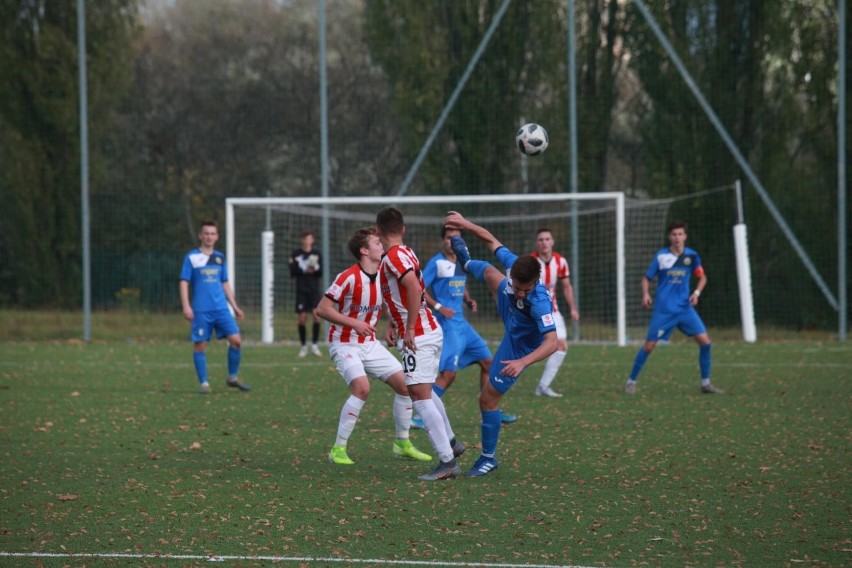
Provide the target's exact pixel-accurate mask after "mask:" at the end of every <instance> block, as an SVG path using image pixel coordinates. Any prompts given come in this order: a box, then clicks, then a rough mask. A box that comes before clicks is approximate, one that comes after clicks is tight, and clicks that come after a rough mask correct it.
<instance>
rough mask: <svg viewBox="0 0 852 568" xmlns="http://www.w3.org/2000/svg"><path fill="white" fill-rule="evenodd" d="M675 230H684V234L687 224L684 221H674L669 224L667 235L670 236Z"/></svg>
mask: <svg viewBox="0 0 852 568" xmlns="http://www.w3.org/2000/svg"><path fill="white" fill-rule="evenodd" d="M675 229H683V232H684V233H685V232H686V223H685V222H684V221H672V222H671V223H669V226H668V228H667V229H666V234H667V235H668V234H669V233H671V232H672V231H674V230H675Z"/></svg>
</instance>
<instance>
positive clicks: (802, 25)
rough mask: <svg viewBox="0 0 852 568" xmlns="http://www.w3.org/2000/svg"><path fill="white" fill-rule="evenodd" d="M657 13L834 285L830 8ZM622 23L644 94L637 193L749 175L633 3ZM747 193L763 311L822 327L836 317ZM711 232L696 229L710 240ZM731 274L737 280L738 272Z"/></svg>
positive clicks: (790, 5) (826, 1)
mask: <svg viewBox="0 0 852 568" xmlns="http://www.w3.org/2000/svg"><path fill="white" fill-rule="evenodd" d="M652 9H653V11H654V14H655V17H656V19H657V21H658V23H659V24H660V26H661V27H662V29H663V31H664V32H665V33H666V35H667V37H668V38H669V40H670V42H671V43H672V45H673V46H674V48H675V49H676V51H677V52H678V54H679V55H680V58H681V59H682V60H683V61H684V64H685V65H686V67H687V68H688V69H689V71H690V74H691V75H692V77H693V78H694V79H695V82H696V84H697V85H698V87H699V88H700V89H701V90H702V92H703V94H704V96H705V97H706V98H707V100H708V102H709V103H710V105H711V106H712V107H713V109H714V110H715V112H716V114H717V115H718V116H719V119H720V120H721V122H722V123H723V124H724V125H725V127H726V129H727V131H728V132H729V133H730V135H731V137H732V138H733V140H734V142H735V143H736V144H737V146H738V148H739V149H740V151H741V152H742V154H743V155H744V156H745V157H746V159H747V160H748V161H749V163H750V165H751V167H752V168H753V170H754V171H755V172H756V174H757V176H758V177H759V178H760V179H761V181H762V183H763V185H764V187H766V189H767V191H768V192H769V194H770V195H771V196H772V198H773V200H774V202H775V203H776V205H777V206H778V207H779V209H780V211H781V212H782V214H783V215H784V216H785V218H786V219H787V221H788V222H789V223H790V225H791V227H792V229H793V231H794V232H795V233H796V235H797V236H798V237H799V240H800V241H801V242H802V244H803V246H804V248H805V249H806V250H807V251H808V252H809V253H810V254H811V255H812V257H813V258H814V261H815V264H816V265H817V266H818V267H819V269H820V271H821V272H822V274H823V277H825V278H826V279H827V280H828V281H830V282H831V281H836V279H834V275H835V274H836V272H835V270H834V267H835V266H836V254H834V253H833V251H835V250H836V242H837V234H836V230H835V229H834V224H828V225H826V223H827V221H829V220H831V219H833V217H834V215H833V213H832V209H833V207H832V203H834V202H835V197H834V195H835V187H836V159H837V158H836V148H835V144H834V141H835V140H836V131H835V124H836V120H835V117H836V108H837V100H836V97H837V93H836V89H835V85H836V69H835V54H836V53H837V34H836V25H837V22H836V18H837V16H836V11H835V2H833V1H830V0H812V1H809V2H798V1H792V0H785V1H783V2H777V3H773V4H769V3H766V2H762V1H761V0H736V1H733V2H731V1H710V2H708V1H706V0H673V1H670V2H667V3H665V5H655V6H653V8H652ZM628 17H629V19H630V26H631V29H632V32H633V33H631V34H630V35H629V36H628V44H627V48H628V49H629V50H630V52H631V62H632V63H631V65H632V66H633V68H634V69H635V72H636V74H637V77H638V79H639V81H640V82H641V90H642V93H643V97H644V104H643V105H642V106H641V108H640V110H639V130H638V132H639V133H640V135H641V140H642V148H643V150H644V156H643V160H644V163H645V164H646V167H647V172H648V174H647V176H646V177H645V182H644V188H645V189H646V190H647V191H648V193H649V194H650V195H651V196H660V197H665V196H669V195H677V194H682V193H686V192H689V191H691V190H700V189H706V188H710V187H715V186H719V185H724V184H728V183H730V182H731V181H732V180H733V179H735V178H738V177H739V178H742V177H744V176H743V175H742V172H741V169H740V167H739V165H738V164H737V163H736V161H735V160H734V159H733V157H732V156H731V154H730V152H729V151H728V149H727V147H726V146H725V145H724V144H723V142H722V139H721V138H720V137H719V135H718V133H717V132H716V130H715V129H714V128H713V127H712V125H711V123H710V121H709V120H708V119H707V118H706V116H705V115H704V112H703V111H702V110H701V108H700V107H699V105H698V103H697V102H696V101H695V99H694V97H693V96H692V94H691V93H690V92H689V90H688V89H687V87H686V85H685V83H684V82H683V80H682V79H681V78H680V76H679V74H678V73H677V71H676V69H675V68H674V66H673V65H672V64H671V62H670V60H669V58H668V55H667V54H666V53H665V52H664V50H663V48H662V47H661V46H660V44H659V42H658V41H657V39H656V37H654V36H653V34H652V33H651V31H650V29H649V27H648V26H647V24H646V23H645V22H644V20H643V19H642V17H641V15H640V14H639V13H638V10H636V9H635V7H633V8H631V9H630V11H629V15H628ZM745 189H746V199H745V203H746V216H747V220H748V222H749V225H750V226H751V227H752V230H751V231H750V236H751V239H750V240H751V242H750V256H751V258H752V259H753V260H754V268H755V274H756V275H757V281H756V287H757V288H758V289H757V294H756V309H757V311H758V314H759V316H760V317H761V319H762V320H763V321H776V322H777V323H783V324H785V325H790V324H793V325H798V326H801V327H807V326H810V325H820V326H824V325H828V324H829V322H831V321H833V320H834V319H835V318H836V314H833V313H832V312H831V309H830V307H829V306H828V304H827V303H826V301H825V300H824V299H823V298H822V297H821V294H820V292H819V291H818V289H817V287H816V285H815V284H813V282H812V281H811V280H810V278H809V277H808V276H806V275H804V274H803V267H802V264H801V261H800V260H799V259H798V257H797V256H796V255H795V253H794V252H793V250H792V248H791V247H790V245H789V244H788V243H787V242H786V240H785V238H784V237H783V235H782V234H781V232H780V231H779V230H778V229H777V227H776V226H775V222H774V221H773V220H772V219H771V218H770V215H769V214H768V211H767V209H766V208H765V206H764V204H763V203H762V202H761V201H760V200H759V198H758V196H757V195H756V193H755V192H753V191H751V188H750V187H749V186H748V185H746V188H745ZM691 206H692V207H698V208H699V209H696V210H694V211H676V212H675V213H676V214H678V215H682V216H684V217H687V218H689V217H693V218H695V217H696V215H697V213H698V212H699V211H700V206H701V204H700V203H692V204H691ZM702 214H703V215H704V217H703V218H702V221H701V225H703V226H704V227H707V228H708V229H709V228H711V227H713V226H724V227H729V226H730V225H731V223H732V222H733V221H732V213H731V212H730V211H727V212H723V213H720V214H718V216H716V217H713V216H712V215H709V214H707V212H702ZM815 227H821V229H820V230H816V231H815V230H814V228H815ZM696 228H697V227H696ZM709 235H710V231H709V230H708V231H707V233H706V236H702V234H701V233H700V232H696V233H691V236H695V237H697V238H698V239H700V240H703V241H705V242H708V239H709V238H710V236H709ZM716 244H717V245H718V244H719V243H716ZM727 250H729V249H727ZM726 270H728V272H727V274H726V275H725V277H726V278H729V279H730V278H733V267H732V266H731V267H728V268H727V269H726ZM711 293H712V287H711ZM736 317H737V316H736V314H730V318H731V319H734V318H736Z"/></svg>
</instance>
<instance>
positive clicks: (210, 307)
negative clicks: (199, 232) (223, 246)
mask: <svg viewBox="0 0 852 568" xmlns="http://www.w3.org/2000/svg"><path fill="white" fill-rule="evenodd" d="M180 279H181V280H186V281H187V282H189V284H190V286H192V311H194V312H211V311H215V310H227V309H228V299H227V298H226V297H225V291H224V290H223V288H222V284H223V283H224V282H227V281H228V268H227V266H226V264H225V255H224V254H222V253H221V252H219V251H217V250H214V251H213V254H209V255H208V254H205V253H203V252H201V249H195V250H192V251H190V252H188V253H187V255H186V256H185V257H184V259H183V268H182V269H181V271H180Z"/></svg>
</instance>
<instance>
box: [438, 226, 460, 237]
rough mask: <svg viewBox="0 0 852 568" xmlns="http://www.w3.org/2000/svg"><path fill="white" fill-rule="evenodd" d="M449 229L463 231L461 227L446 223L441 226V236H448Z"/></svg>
mask: <svg viewBox="0 0 852 568" xmlns="http://www.w3.org/2000/svg"><path fill="white" fill-rule="evenodd" d="M447 231H458V232H459V233H461V232H462V231H461V229H456V228H455V227H449V226H447V225H444V226H443V227H441V238H442V239H443V238H444V237H446V236H447Z"/></svg>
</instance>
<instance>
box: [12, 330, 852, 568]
mask: <svg viewBox="0 0 852 568" xmlns="http://www.w3.org/2000/svg"><path fill="white" fill-rule="evenodd" d="M634 354H635V348H634V347H630V348H618V347H599V346H585V345H583V346H576V347H573V348H572V349H571V350H570V352H569V355H568V357H567V359H566V362H565V365H564V366H563V368H562V370H561V372H560V375H559V376H558V377H557V379H556V382H555V383H554V387H555V388H556V389H557V390H559V391H561V392H564V394H565V397H564V398H561V399H542V398H538V397H535V396H533V394H532V391H533V388H534V387H535V384H536V382H537V379H538V376H539V375H540V373H541V364H539V365H537V366H535V367H533V368H531V369H529V370H527V371H526V373H525V375H524V376H523V377H522V378H521V380H520V381H519V383H518V385H516V387H515V388H514V389H513V390H512V391H511V392H510V393H509V394H508V395H507V396H506V397H505V398H504V408H505V410H506V411H507V412H511V413H515V414H518V415H519V416H520V419H519V420H518V422H517V423H515V424H513V425H510V426H506V427H504V428H503V430H502V433H501V438H500V446H499V448H498V457H499V459H500V461H501V465H500V468H499V469H498V470H497V471H496V472H494V473H493V474H491V475H489V476H488V477H486V478H482V479H468V478H462V479H457V480H452V481H448V482H442V483H424V482H419V481H417V479H416V477H417V475H419V474H421V473H423V472H425V471H426V470H427V469H428V468H429V467H430V464H422V463H416V462H409V461H399V460H396V459H394V457H393V456H392V454H391V445H392V441H393V418H392V415H391V400H392V396H391V391H390V389H388V388H386V387H385V386H384V385H382V384H380V383H377V382H375V381H374V382H373V383H372V384H373V392H372V395H371V397H370V400H369V401H368V403H367V406H366V407H365V409H364V412H363V413H362V415H361V419H360V421H359V424H358V427H357V428H356V430H355V433H354V434H353V437H352V439H351V440H350V443H349V449H350V451H349V455H350V456H351V457H352V458H353V459H354V460H355V461H356V465H355V466H351V467H341V466H333V465H331V464H329V463H328V462H327V460H326V454H327V452H328V449H329V447H330V446H331V444H332V443H333V441H334V437H335V432H336V427H337V419H338V414H339V412H340V407H341V405H342V403H343V401H344V400H345V398H346V396H347V392H348V391H347V390H346V387H345V385H344V383H343V381H342V380H341V379H340V378H339V377H338V376H337V374H336V372H335V371H334V368H333V366H332V365H331V363H330V361H329V360H328V359H327V357H324V358H322V359H320V358H316V357H313V358H310V357H309V358H306V359H298V358H297V357H296V348H294V347H290V346H275V347H261V346H249V347H245V348H244V354H243V366H242V372H241V378H242V380H244V381H245V382H247V383H249V384H251V385H252V386H253V387H254V388H253V390H252V391H251V392H249V393H240V392H234V390H233V389H226V387H225V385H224V381H225V358H226V355H225V346H224V345H223V344H219V345H215V346H211V349H210V352H209V365H210V373H211V377H212V386H213V388H214V390H213V393H212V394H211V395H209V396H201V395H198V394H196V392H197V383H196V380H195V376H194V371H193V368H192V358H191V346H190V345H189V343H188V342H174V343H146V344H138V343H104V344H92V345H88V346H86V345H79V344H67V343H3V344H0V401H2V403H0V404H2V409H3V410H2V414H0V440H2V455H3V459H2V462H0V475H2V479H3V483H2V489H0V553H2V554H3V555H5V556H3V557H2V559H0V562H2V563H3V564H5V565H25V566H32V565H56V566H61V565H129V564H133V565H138V564H144V565H171V566H184V565H195V564H204V563H206V559H207V558H208V557H209V558H214V559H219V560H223V559H224V560H226V561H229V562H230V563H232V564H236V565H241V566H249V565H262V564H267V563H270V562H271V559H275V560H278V561H279V562H284V563H288V562H289V563H298V564H302V565H312V566H324V565H338V566H339V565H346V564H354V563H356V562H357V563H358V565H359V566H373V565H375V566H382V565H387V564H388V563H392V562H395V563H406V564H407V565H418V563H419V564H424V563H430V562H431V563H433V565H435V564H438V563H440V564H438V565H450V566H465V565H473V564H477V565H479V564H501V565H524V564H527V565H529V564H532V565H539V566H556V565H577V564H578V565H586V566H610V567H617V566H632V565H650V566H720V565H724V566H734V565H742V566H758V565H760V566H799V565H801V564H805V565H809V566H843V565H847V566H848V565H849V564H851V563H852V531H850V513H852V499H850V496H851V495H852V490H850V487H852V475H850V466H852V462H850V457H851V456H850V446H852V444H851V443H850V442H852V419H850V410H852V404H850V402H851V401H852V398H850V394H849V393H850V391H849V389H850V386H852V381H850V379H852V347H850V346H849V345H843V344H838V343H817V342H812V343H795V342H781V343H770V344H758V345H743V344H738V343H717V344H715V345H714V347H713V357H714V359H713V364H714V367H713V377H714V379H713V380H714V384H716V385H717V386H719V387H721V388H724V389H726V393H725V394H724V395H720V396H715V395H702V394H700V393H699V382H698V379H697V349H696V347H695V345H694V344H693V343H691V342H678V343H675V344H672V345H670V346H661V347H658V348H657V350H656V351H655V352H654V354H653V355H652V356H651V358H650V359H649V361H648V363H647V365H646V366H645V370H644V372H643V374H642V376H641V378H640V382H639V391H638V394H637V395H635V396H633V397H630V396H627V395H625V394H623V392H622V388H623V384H624V380H625V377H626V374H627V372H628V370H629V368H630V365H631V364H632V360H633V355H634ZM476 385H477V377H476V374H475V373H474V372H473V370H472V369H468V370H466V371H464V372H463V373H462V374H461V375H460V376H459V378H458V380H457V382H456V384H455V385H454V386H453V388H452V389H451V390H450V391H449V392H448V394H447V395H446V396H445V398H444V401H445V404H446V406H447V409H448V411H449V413H450V417H451V419H452V422H453V425H454V428H455V430H456V432H457V434H458V436H459V438H460V439H461V440H463V441H464V442H465V443H466V444H467V445H468V448H469V451H468V453H466V454H465V455H464V456H463V458H462V465H463V467H464V466H467V467H468V468H469V467H470V465H471V464H472V463H473V461H474V459H475V457H476V455H477V454H478V451H477V446H478V442H479V411H478V406H477V401H476V390H477V386H476ZM412 438H413V439H414V441H415V444H416V445H418V447H420V448H421V449H423V450H424V451H427V452H428V453H432V452H431V448H430V446H429V443H428V441H427V439H426V436H425V434H424V433H423V432H422V431H412ZM433 463H434V462H433ZM10 554H20V555H21V556H9V555H10ZM49 554H56V555H59V556H48V555H49ZM69 554H80V555H85V556H77V557H71V556H66V555H69ZM254 557H257V558H259V559H257V560H254V559H253V558H254ZM409 563H410V564H409Z"/></svg>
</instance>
